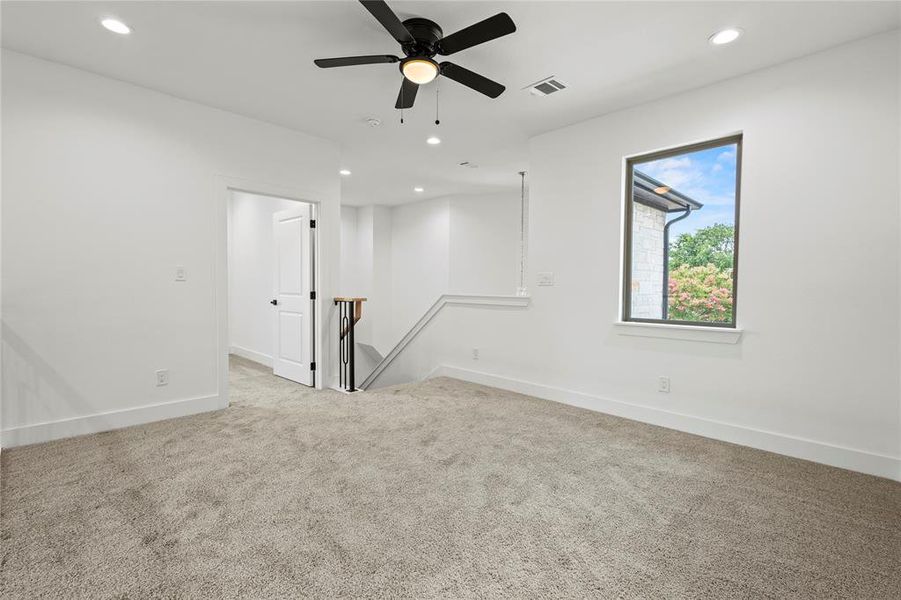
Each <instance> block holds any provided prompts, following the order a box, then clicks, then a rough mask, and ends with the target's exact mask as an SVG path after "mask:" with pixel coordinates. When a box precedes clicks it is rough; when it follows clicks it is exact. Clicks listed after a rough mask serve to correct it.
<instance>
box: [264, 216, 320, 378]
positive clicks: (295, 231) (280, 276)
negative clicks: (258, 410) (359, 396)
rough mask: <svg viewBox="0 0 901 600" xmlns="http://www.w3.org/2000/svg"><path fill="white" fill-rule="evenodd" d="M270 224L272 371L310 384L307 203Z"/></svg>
mask: <svg viewBox="0 0 901 600" xmlns="http://www.w3.org/2000/svg"><path fill="white" fill-rule="evenodd" d="M272 227H273V229H274V231H273V234H274V235H273V238H274V239H275V293H274V296H273V300H272V304H273V305H274V306H273V313H274V315H275V316H274V321H275V352H273V353H272V356H273V361H272V370H273V372H274V373H275V374H276V375H278V376H279V377H284V378H285V379H290V380H292V381H296V382H297V383H302V384H304V385H313V373H312V371H311V369H310V367H311V365H310V363H311V362H312V348H313V338H312V332H313V328H312V326H311V320H312V317H313V303H312V301H311V300H310V290H311V287H312V285H311V284H312V281H311V279H312V278H311V272H312V267H313V262H312V252H311V249H312V248H311V246H310V205H309V204H303V203H301V202H298V203H297V207H296V208H290V209H288V210H283V211H279V212H277V213H275V214H274V215H272Z"/></svg>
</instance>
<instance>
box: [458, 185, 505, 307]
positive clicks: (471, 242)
mask: <svg viewBox="0 0 901 600" xmlns="http://www.w3.org/2000/svg"><path fill="white" fill-rule="evenodd" d="M449 204H450V239H449V247H450V250H449V252H448V255H449V260H450V269H449V271H450V272H449V274H448V277H449V285H448V291H449V292H450V293H453V294H497V295H500V294H513V293H514V292H515V291H516V287H517V284H518V281H517V280H518V277H519V242H520V236H519V228H520V220H521V219H520V198H519V196H518V195H517V194H497V195H485V196H482V195H478V196H452V197H451V198H449Z"/></svg>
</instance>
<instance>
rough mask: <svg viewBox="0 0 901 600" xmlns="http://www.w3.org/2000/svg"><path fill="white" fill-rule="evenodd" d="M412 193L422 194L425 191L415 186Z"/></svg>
mask: <svg viewBox="0 0 901 600" xmlns="http://www.w3.org/2000/svg"><path fill="white" fill-rule="evenodd" d="M413 191H414V192H424V191H425V190H424V189H423V188H421V187H419V186H416V187H415V188H413Z"/></svg>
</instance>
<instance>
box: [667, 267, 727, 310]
mask: <svg viewBox="0 0 901 600" xmlns="http://www.w3.org/2000/svg"><path fill="white" fill-rule="evenodd" d="M669 318H670V319H673V320H679V321H705V322H729V321H731V320H732V269H719V268H717V267H716V266H715V265H713V264H706V265H703V266H690V265H685V264H683V265H682V266H680V267H677V268H676V269H674V270H672V271H670V275H669Z"/></svg>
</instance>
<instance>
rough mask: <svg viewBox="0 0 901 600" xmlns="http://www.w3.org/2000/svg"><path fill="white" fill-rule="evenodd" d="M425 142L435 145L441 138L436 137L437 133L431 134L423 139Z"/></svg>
mask: <svg viewBox="0 0 901 600" xmlns="http://www.w3.org/2000/svg"><path fill="white" fill-rule="evenodd" d="M425 143H426V144H430V145H432V146H437V145H438V144H440V143H441V138H440V137H438V136H437V135H433V136H431V137H429V138H428V139H427V140H426V141H425Z"/></svg>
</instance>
